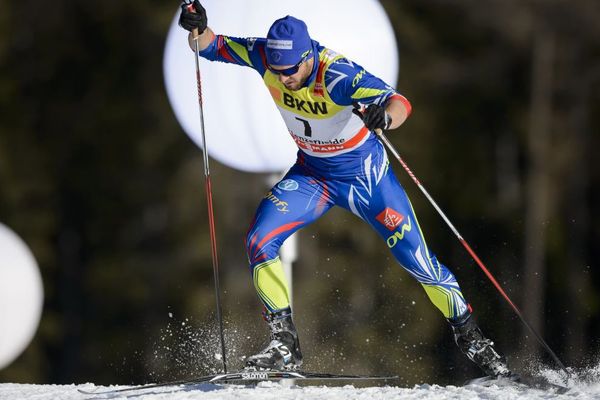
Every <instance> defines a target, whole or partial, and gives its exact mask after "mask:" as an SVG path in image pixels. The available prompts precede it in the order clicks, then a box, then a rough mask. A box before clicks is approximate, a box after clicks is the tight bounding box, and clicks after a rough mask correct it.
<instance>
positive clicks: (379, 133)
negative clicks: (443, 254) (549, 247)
mask: <svg viewBox="0 0 600 400" xmlns="http://www.w3.org/2000/svg"><path fill="white" fill-rule="evenodd" d="M375 134H376V135H377V136H378V137H379V139H380V140H381V141H382V142H383V144H385V146H386V147H387V148H388V149H389V150H390V152H391V153H392V154H393V155H394V157H396V159H397V160H398V162H400V164H401V165H402V167H403V168H404V170H405V171H406V172H407V173H408V175H409V176H410V177H411V178H412V180H413V182H415V183H416V185H417V187H418V188H419V189H420V190H421V192H423V194H424V195H425V197H426V198H427V200H429V202H430V203H431V205H432V206H433V208H435V210H436V211H437V212H438V214H440V216H441V217H442V219H443V220H444V221H445V222H446V224H447V225H448V226H449V227H450V229H451V230H452V232H453V233H454V235H456V237H457V238H458V240H459V241H460V243H461V244H462V245H463V246H464V248H465V249H467V252H469V254H470V255H471V257H472V258H473V260H475V262H476V263H477V265H479V267H480V268H481V270H482V271H483V272H484V273H485V275H486V276H487V277H488V279H489V280H490V281H491V282H492V284H493V285H494V286H495V287H496V289H497V290H498V291H499V292H500V294H501V295H502V297H504V299H505V300H506V301H507V302H508V304H510V306H511V307H512V309H513V310H514V311H515V313H516V314H517V316H518V317H519V319H520V320H521V322H523V324H524V325H525V326H526V327H527V329H528V330H529V332H531V333H532V335H533V336H534V337H535V338H536V339H537V341H538V343H539V344H541V345H542V347H544V348H545V349H546V351H547V352H548V354H550V355H551V356H552V358H553V359H554V361H555V362H556V364H557V365H558V366H559V367H560V368H561V369H562V370H563V371H564V372H565V374H566V375H567V378H568V377H569V376H570V374H569V372H568V371H567V369H566V368H565V365H564V364H563V363H562V362H561V361H560V359H559V358H558V356H557V355H556V354H555V353H554V351H552V349H551V348H550V346H548V344H547V343H546V342H545V341H544V339H542V337H541V336H540V335H539V334H538V333H537V332H536V331H535V329H533V327H532V326H531V325H530V324H529V323H528V322H527V320H525V317H523V314H522V313H521V311H520V310H519V308H518V307H517V306H516V305H515V303H513V301H512V300H511V299H510V297H508V295H507V294H506V292H505V291H504V289H502V286H501V285H500V284H499V283H498V281H497V280H496V278H494V276H493V275H492V273H491V272H490V271H489V270H488V269H487V268H486V267H485V265H484V264H483V262H482V261H481V259H480V258H479V257H478V256H477V254H475V252H474V251H473V249H472V248H471V246H469V244H468V243H467V241H466V240H465V239H464V238H463V237H462V235H461V234H460V233H459V232H458V230H457V229H456V228H455V227H454V225H453V224H452V222H450V220H449V219H448V217H447V216H446V214H444V212H443V211H442V209H441V208H440V207H439V206H438V205H437V203H436V202H435V200H433V198H432V197H431V195H430V194H429V193H428V192H427V190H426V189H425V187H424V186H423V185H422V184H421V182H419V179H417V177H416V176H415V174H414V173H413V172H412V171H411V169H410V168H409V167H408V165H407V164H406V162H404V160H403V159H402V157H400V154H399V153H398V151H397V150H396V148H395V147H394V145H392V143H391V142H390V141H389V140H388V138H387V137H386V136H385V135H384V133H383V131H382V130H381V129H375Z"/></svg>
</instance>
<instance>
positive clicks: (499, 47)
mask: <svg viewBox="0 0 600 400" xmlns="http://www.w3.org/2000/svg"><path fill="white" fill-rule="evenodd" d="M382 5H383V6H384V8H385V9H386V11H387V13H388V15H389V17H390V19H391V21H392V24H393V26H394V30H395V34H396V39H397V41H398V43H399V44H400V50H399V51H400V54H401V59H402V62H401V66H400V74H399V78H398V82H397V85H396V86H397V88H398V90H399V91H400V92H401V93H403V94H405V95H406V97H407V98H408V99H410V100H411V102H412V105H413V114H412V116H411V118H410V119H409V120H408V121H407V123H406V124H405V125H404V126H403V127H401V128H400V129H398V130H397V131H395V132H391V133H390V134H389V137H390V139H391V140H392V142H393V143H394V144H395V145H396V146H397V148H398V150H399V151H400V153H401V154H402V156H403V158H404V159H405V160H406V161H407V162H408V163H409V165H410V166H411V168H412V169H413V171H414V172H415V174H416V175H417V176H418V177H419V179H420V180H421V181H422V182H423V184H424V185H425V186H426V187H427V189H428V190H429V192H430V193H431V194H432V195H433V197H434V198H435V199H436V200H437V202H438V203H439V204H440V205H441V207H442V208H443V209H444V210H445V211H446V213H447V214H448V215H449V217H450V219H451V220H452V221H453V222H454V223H455V225H456V226H457V227H458V228H459V230H460V231H461V233H462V234H463V236H464V237H465V238H466V239H467V241H469V242H470V243H471V244H472V246H473V247H474V248H475V250H476V251H477V252H478V254H479V255H480V257H481V258H482V259H483V261H484V262H485V263H486V264H487V265H488V267H489V268H490V270H491V271H492V273H493V274H495V275H496V277H497V279H498V280H499V281H500V282H501V283H502V284H503V285H504V286H505V288H506V290H507V292H508V294H509V295H510V296H511V297H512V298H513V300H514V301H515V303H517V304H518V305H519V306H520V307H521V309H522V310H523V311H524V313H525V315H526V317H527V318H528V320H529V321H530V322H531V324H532V325H533V326H534V327H535V328H536V329H537V330H538V331H539V332H540V333H541V334H542V335H543V336H544V337H545V338H546V340H547V342H548V344H549V345H550V346H551V347H552V348H553V349H554V350H555V351H556V353H557V354H558V355H559V357H561V358H562V359H563V361H564V362H566V363H567V364H568V365H570V366H573V367H585V366H586V365H588V364H589V363H594V362H597V360H598V357H597V356H598V350H599V349H598V347H599V345H600V343H599V338H598V336H599V335H598V332H599V330H600V271H598V270H597V268H596V267H597V262H595V261H594V260H595V259H597V257H599V256H600V254H599V252H600V247H599V246H598V244H599V243H600V185H599V183H600V182H599V181H600V169H599V168H598V167H597V166H595V165H596V164H595V162H594V159H593V157H594V154H598V152H597V150H594V149H596V148H597V147H598V146H599V145H600V137H599V135H598V131H599V130H600V24H598V21H600V3H598V2H597V1H596V0H576V1H573V0H571V1H567V0H545V1H542V0H540V1H533V0H526V1H523V0H519V1H517V0H502V1H500V0H490V1H486V2H481V1H474V0H473V1H471V0H459V1H452V2H450V1H444V0H403V1H392V0H383V1H382ZM175 12H176V2H173V1H138V0H129V1H120V2H106V1H100V0H88V1H85V2H75V1H63V0H55V1H53V2H47V3H43V4H41V3H39V2H34V1H31V0H22V1H19V2H9V1H8V0H0V222H2V223H4V224H6V225H7V226H9V227H10V228H11V229H13V230H14V231H15V232H16V233H18V235H19V236H20V237H21V238H22V239H23V240H24V241H25V242H26V243H27V244H28V245H29V247H30V248H31V250H32V252H33V254H34V256H35V258H36V259H37V262H38V264H39V266H40V270H41V274H42V277H43V284H44V291H45V303H44V310H43V315H42V319H41V322H40V326H39V330H38V331H37V334H36V336H35V337H34V339H33V341H32V343H31V345H30V346H29V347H28V348H27V349H26V351H25V352H24V353H23V354H22V355H21V356H20V357H19V358H18V359H17V360H16V361H15V362H13V363H12V364H11V365H10V366H8V367H7V368H5V369H3V370H0V382H28V383H72V382H75V383H79V382H88V381H91V382H95V383H98V384H108V383H115V384H126V383H143V382H147V381H152V380H157V379H173V378H182V377H187V376H191V375H195V374H198V373H208V372H211V371H215V370H218V368H219V367H220V362H219V360H218V359H217V357H216V356H215V354H216V353H218V352H219V345H218V333H217V329H216V322H215V316H214V309H215V306H214V290H213V277H212V265H211V258H210V245H209V236H208V223H207V216H206V201H205V195H204V175H203V166H202V153H201V152H200V150H198V149H197V147H196V146H195V145H194V144H193V143H192V141H191V140H190V139H189V138H188V137H187V136H186V135H185V134H184V132H183V131H182V129H181V128H180V126H179V124H178V123H177V121H176V119H175V117H174V114H173V111H172V109H171V107H170V105H169V102H168V100H167V96H166V93H165V88H164V83H163V72H162V57H163V48H164V43H165V39H166V34H167V31H168V29H169V25H170V23H171V21H172V18H173V16H174V13H175ZM209 21H210V15H209ZM352 23H357V29H360V26H359V23H358V22H356V21H354V22H352ZM266 29H267V27H265V31H266ZM325 44H326V43H325ZM336 50H339V51H341V52H343V51H344V49H336ZM355 61H357V62H360V60H355ZM391 83H392V84H393V83H394V82H391ZM194 84H195V82H194V81H193V77H190V85H194ZM392 164H393V167H394V169H395V170H396V172H397V175H398V176H399V178H400V181H401V182H402V183H403V185H404V186H405V188H406V189H407V192H408V194H409V196H410V197H411V200H412V202H413V205H414V207H415V211H416V213H417V215H418V216H419V218H420V224H421V227H422V228H423V230H424V233H425V235H426V238H427V239H428V243H429V245H430V247H431V249H432V250H433V251H435V252H436V253H437V254H438V256H439V258H440V259H441V260H443V261H444V262H445V263H446V264H447V265H448V266H450V268H451V269H452V270H453V271H454V272H455V274H456V276H457V278H458V280H459V282H460V284H461V287H462V289H463V293H465V295H466V296H467V299H468V300H469V301H470V303H471V304H472V306H473V308H474V310H475V313H476V316H477V318H478V320H479V322H480V325H481V327H482V328H483V330H484V332H486V333H487V334H488V335H489V336H490V337H492V338H493V339H494V341H495V342H496V344H497V346H498V348H499V349H501V351H503V352H504V353H505V354H506V355H507V356H508V357H509V361H510V362H511V363H512V364H513V365H515V366H522V367H527V366H531V365H537V363H539V362H541V363H546V364H547V365H552V364H551V360H549V359H548V357H547V356H546V355H545V354H544V353H542V352H541V351H540V349H539V347H538V346H537V345H536V344H535V343H534V342H531V341H530V339H529V338H528V334H527V332H524V330H523V327H522V325H521V323H520V321H519V320H518V319H517V318H516V317H515V316H514V314H513V312H512V311H511V310H510V308H509V307H508V306H507V304H506V303H505V302H504V301H503V300H502V299H501V298H500V296H499V295H498V293H497V292H496V290H495V289H494V288H493V287H492V285H491V284H489V282H488V281H487V278H486V277H485V276H484V275H483V273H482V272H481V271H480V270H479V268H478V267H477V266H476V265H475V263H474V262H473V261H471V260H470V258H469V257H468V255H467V254H466V253H465V251H464V249H463V248H462V246H461V245H460V244H459V243H458V242H457V241H456V239H455V237H454V236H453V235H452V234H451V232H450V231H449V229H448V228H447V227H446V226H445V225H444V223H443V221H442V220H441V219H440V218H439V217H438V215H437V214H436V213H435V211H434V210H433V209H432V208H431V206H430V205H429V203H428V202H427V201H426V200H425V199H424V198H423V196H422V195H421V194H420V192H419V191H418V190H417V189H416V187H415V186H414V185H413V184H412V182H411V181H410V180H409V178H408V177H407V176H406V174H405V173H404V171H403V170H401V168H400V166H399V165H398V164H397V163H396V162H395V161H394V162H392ZM211 175H212V180H213V190H214V193H213V195H214V198H215V212H216V223H217V235H218V239H217V240H218V244H219V251H220V253H219V255H220V263H221V284H222V289H223V294H222V300H223V310H224V317H225V327H226V339H227V347H228V352H229V354H228V355H229V367H230V369H235V368H238V367H241V366H242V365H243V361H242V357H243V356H244V355H248V354H250V352H251V351H254V350H256V349H257V348H259V347H260V346H261V345H262V344H263V341H264V340H265V339H266V335H267V330H266V327H265V326H264V324H263V323H262V319H261V316H260V304H259V301H258V299H257V297H256V295H255V293H254V289H253V286H252V281H251V277H250V275H249V273H248V269H247V262H246V257H245V251H244V245H243V240H244V235H245V232H246V229H247V227H248V225H249V223H250V220H251V218H252V216H253V213H254V210H255V207H256V206H257V204H258V202H259V201H260V199H261V198H262V197H263V196H264V193H265V191H266V190H265V184H264V182H265V179H266V178H267V176H266V175H260V174H249V173H243V172H239V171H236V170H233V169H231V168H228V167H226V166H224V165H221V164H219V163H218V162H215V161H213V162H212V163H211ZM298 240H299V251H300V253H301V256H300V257H299V259H298V261H297V262H296V263H295V266H294V290H295V294H296V296H295V299H294V304H295V314H296V323H297V325H298V328H299V331H300V334H301V338H302V345H303V351H304V355H305V359H306V364H305V365H306V369H307V370H320V371H329V372H341V371H343V372H347V373H369V372H373V373H381V374H385V373H395V374H399V375H400V376H401V381H400V384H401V385H407V386H408V385H413V384H415V383H421V382H428V383H440V384H444V383H455V384H456V383H461V382H462V381H463V380H464V379H466V378H468V377H474V376H478V375H479V372H478V371H477V369H476V368H475V367H473V366H472V365H470V364H469V362H468V361H467V360H466V358H464V356H462V355H461V354H460V353H459V352H458V350H457V349H456V346H455V345H454V343H453V341H452V338H451V335H450V331H449V328H448V327H447V324H446V323H445V321H444V319H443V318H442V316H441V314H440V313H439V312H438V311H437V309H435V308H434V307H433V306H432V305H431V303H430V302H429V300H428V298H427V297H426V295H425V292H424V291H423V289H422V287H421V286H420V285H419V284H417V283H416V282H415V281H414V280H413V279H412V278H411V277H410V276H409V275H408V274H407V273H406V272H405V271H403V270H402V269H401V268H400V267H399V266H398V265H396V263H395V261H394V260H393V259H392V257H391V254H390V253H389V251H388V248H387V246H386V245H385V243H384V242H383V241H381V240H380V239H379V238H378V236H377V235H376V234H375V233H374V232H372V231H371V230H370V229H369V227H368V226H366V225H364V224H363V223H361V222H360V221H359V220H358V219H356V218H355V217H354V216H352V215H350V214H349V213H347V212H345V211H342V210H335V209H334V210H332V211H331V212H329V213H328V214H327V215H326V216H325V217H324V218H322V219H321V220H319V221H317V222H316V223H315V224H313V225H311V226H309V227H307V228H306V229H304V230H303V231H301V233H300V235H299V238H298ZM3 324H4V322H3V321H0V329H2V325H3Z"/></svg>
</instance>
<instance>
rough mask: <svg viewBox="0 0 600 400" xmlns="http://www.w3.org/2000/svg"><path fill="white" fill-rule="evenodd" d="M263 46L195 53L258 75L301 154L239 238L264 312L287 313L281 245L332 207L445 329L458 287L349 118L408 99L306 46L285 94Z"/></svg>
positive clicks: (461, 307) (357, 122)
mask: <svg viewBox="0 0 600 400" xmlns="http://www.w3.org/2000/svg"><path fill="white" fill-rule="evenodd" d="M265 44H266V40H265V39H262V38H236V37H228V36H223V35H215V37H214V38H213V40H212V43H211V44H210V45H209V46H208V47H207V48H206V49H204V50H203V51H201V52H200V53H199V54H200V56H202V57H205V58H207V59H209V60H214V61H221V62H227V63H233V64H238V65H242V66H246V67H250V68H253V69H254V70H256V71H257V72H258V73H259V74H260V75H261V77H262V78H263V81H264V83H265V85H266V86H267V89H268V90H269V92H270V94H271V96H272V97H273V100H274V101H275V104H276V105H277V108H278V109H279V111H280V113H281V115H282V117H283V119H284V120H285V122H286V125H287V127H288V130H289V134H290V135H291V137H292V139H293V140H294V141H295V142H296V144H297V145H298V147H299V151H298V158H297V161H296V163H295V164H294V165H293V166H292V168H291V169H290V170H289V171H288V172H287V174H286V175H285V176H284V178H283V179H282V180H281V181H280V182H278V183H277V184H275V186H273V188H272V189H271V190H270V191H269V192H268V193H267V194H266V195H265V197H264V199H263V200H262V201H261V203H260V205H259V207H258V210H257V211H256V215H255V217H254V220H253V221H252V223H251V225H250V228H249V230H248V234H247V237H246V249H247V253H248V258H249V262H250V270H251V273H252V277H253V281H254V286H255V288H256V291H257V293H258V296H259V298H260V299H261V301H262V302H263V304H264V306H265V307H266V309H267V310H268V311H269V312H278V311H283V310H287V309H289V305H290V303H289V295H288V287H287V283H286V281H285V278H284V274H283V269H282V266H281V262H280V260H279V256H278V251H279V247H280V246H281V245H282V243H283V242H284V241H285V240H286V238H288V237H289V236H290V235H291V234H293V233H294V232H295V231H297V230H298V229H300V228H302V227H304V226H306V225H308V224H310V223H311V222H313V221H315V220H316V219H317V218H319V217H321V216H322V215H323V214H325V213H326V212H327V210H329V209H330V208H331V207H333V206H334V205H337V206H340V207H343V208H345V209H346V210H348V211H350V212H352V213H353V214H355V215H357V216H358V217H359V218H361V219H362V220H364V221H365V222H366V223H368V224H369V225H370V226H371V227H372V228H373V229H374V230H375V231H376V232H377V233H378V234H379V235H380V236H381V238H382V239H383V240H384V241H385V242H386V244H387V246H388V247H389V249H390V250H391V252H392V254H393V255H394V257H395V258H396V260H397V261H398V263H399V264H400V265H401V266H402V267H404V269H405V270H406V271H408V273H410V274H411V275H412V276H413V277H415V278H416V279H417V281H419V282H420V283H421V285H423V287H424V289H425V291H426V293H427V295H428V296H429V298H430V299H431V301H432V302H433V304H434V305H435V306H436V307H437V308H438V309H439V310H440V311H441V312H442V313H443V315H444V316H445V317H446V318H447V319H449V320H451V321H452V320H456V319H459V318H460V317H462V316H463V315H465V313H466V312H468V305H467V303H466V302H465V299H464V297H463V295H462V292H461V290H460V287H459V285H458V283H457V282H456V278H455V277H454V275H453V274H452V272H450V270H449V269H448V268H447V267H446V266H445V265H443V264H442V263H440V262H439V261H438V260H437V258H436V256H435V255H434V254H433V253H432V252H431V251H429V249H428V247H427V244H426V242H425V238H424V237H423V233H422V231H421V228H420V227H419V224H418V222H417V218H416V216H415V213H414V211H413V209H412V206H411V204H410V201H409V199H408V197H407V195H406V193H405V191H404V189H403V188H402V186H401V185H400V183H399V182H398V180H397V179H396V177H395V175H394V173H393V171H392V170H391V168H389V161H388V158H387V155H386V152H385V149H384V147H383V145H382V144H381V142H380V141H379V140H378V139H377V137H376V136H375V134H374V133H373V132H371V131H369V130H368V129H367V128H366V127H365V126H364V124H363V123H362V120H361V119H360V118H359V117H357V116H356V115H355V114H353V113H352V108H353V103H355V102H359V103H361V104H363V105H368V104H373V103H376V104H379V105H382V106H385V105H386V104H387V102H389V101H401V102H403V103H404V106H405V107H406V109H407V111H408V112H409V113H410V110H411V106H410V103H409V102H408V100H407V99H406V98H405V97H404V96H402V95H400V94H399V93H397V92H396V91H395V90H394V89H393V88H392V87H390V86H388V85H387V84H385V83H384V82H383V81H382V80H380V79H379V78H377V77H375V76H373V75H371V74H370V73H369V72H367V71H365V70H364V69H363V68H362V67H361V66H360V65H358V64H356V63H354V62H352V61H350V60H348V59H347V58H345V57H344V56H343V55H340V54H338V53H336V52H334V51H332V50H330V49H327V48H325V47H323V46H321V45H320V44H319V43H318V42H316V41H313V57H314V61H315V62H314V67H313V71H312V73H311V75H310V77H309V78H308V80H307V81H306V83H305V84H304V86H303V87H302V88H300V89H299V90H289V89H287V88H286V87H285V86H284V85H283V84H282V83H281V82H279V79H278V76H277V75H275V74H273V73H272V72H271V71H269V69H268V68H267V61H266V57H265Z"/></svg>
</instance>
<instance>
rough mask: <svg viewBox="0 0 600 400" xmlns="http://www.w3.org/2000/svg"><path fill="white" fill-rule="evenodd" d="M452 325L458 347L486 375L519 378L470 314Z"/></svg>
mask: <svg viewBox="0 0 600 400" xmlns="http://www.w3.org/2000/svg"><path fill="white" fill-rule="evenodd" d="M450 326H451V327H452V333H453V334H454V341H455V342H456V344H457V345H458V348H459V349H460V350H461V351H462V352H463V353H464V354H465V355H466V356H467V357H468V358H469V360H471V361H473V362H474V363H475V364H477V366H478V367H479V368H481V369H482V370H483V372H485V373H486V375H488V376H490V377H492V378H509V379H518V376H517V375H515V374H513V373H512V372H511V371H510V370H509V369H508V366H507V364H506V359H505V358H504V357H502V356H500V354H498V352H497V351H496V349H494V342H492V341H491V340H490V339H487V338H486V337H485V336H483V333H482V332H481V329H479V327H478V326H477V324H476V323H475V320H474V319H473V318H471V315H470V314H469V315H467V316H466V317H465V318H464V319H463V320H462V321H460V322H458V323H451V324H450Z"/></svg>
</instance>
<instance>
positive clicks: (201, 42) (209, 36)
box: [188, 27, 215, 51]
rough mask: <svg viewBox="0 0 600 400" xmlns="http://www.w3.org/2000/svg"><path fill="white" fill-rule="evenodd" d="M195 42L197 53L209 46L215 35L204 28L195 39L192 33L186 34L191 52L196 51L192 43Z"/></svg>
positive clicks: (210, 30) (207, 28)
mask: <svg viewBox="0 0 600 400" xmlns="http://www.w3.org/2000/svg"><path fill="white" fill-rule="evenodd" d="M196 40H197V41H198V51H203V50H205V49H206V48H207V47H208V46H210V44H211V43H212V42H213V40H215V33H214V32H213V31H212V29H210V28H209V27H206V29H205V30H204V32H202V33H201V34H200V35H198V37H197V38H195V36H194V32H190V33H189V34H188V43H189V45H190V49H192V51H195V50H196V44H195V43H194V41H196Z"/></svg>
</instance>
